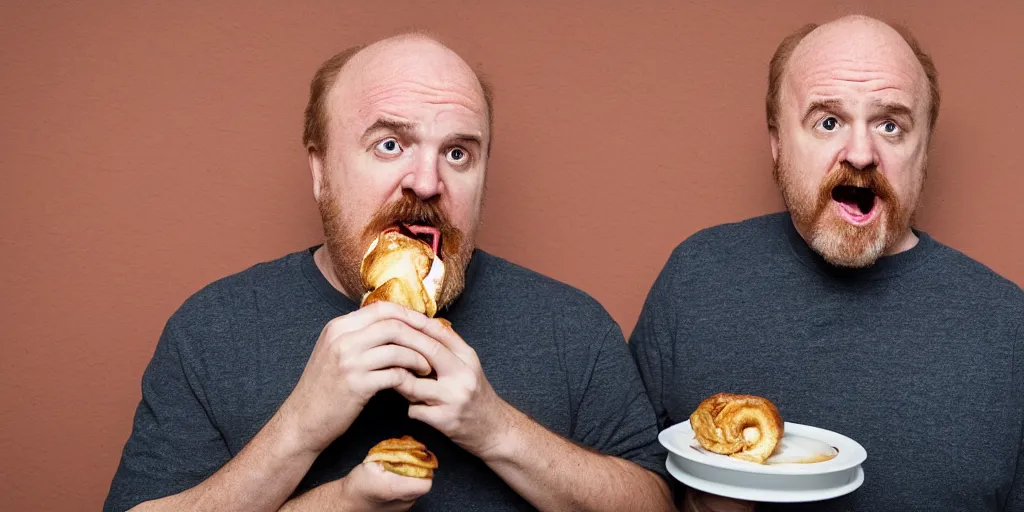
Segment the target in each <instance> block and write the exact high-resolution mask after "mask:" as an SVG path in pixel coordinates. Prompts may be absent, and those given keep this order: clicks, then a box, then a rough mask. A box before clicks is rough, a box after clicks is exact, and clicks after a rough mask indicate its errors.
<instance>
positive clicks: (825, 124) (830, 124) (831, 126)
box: [821, 116, 839, 132]
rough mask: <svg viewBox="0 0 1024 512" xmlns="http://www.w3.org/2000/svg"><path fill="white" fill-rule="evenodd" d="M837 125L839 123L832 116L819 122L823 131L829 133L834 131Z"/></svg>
mask: <svg viewBox="0 0 1024 512" xmlns="http://www.w3.org/2000/svg"><path fill="white" fill-rule="evenodd" d="M838 125H839V121H837V120H836V118H834V117H832V116H829V117H826V118H825V119H824V120H822V121H821V127H822V128H824V129H825V131H829V132H830V131H832V130H835V129H836V126H838Z"/></svg>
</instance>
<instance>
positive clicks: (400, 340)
mask: <svg viewBox="0 0 1024 512" xmlns="http://www.w3.org/2000/svg"><path fill="white" fill-rule="evenodd" d="M347 342H351V343H354V344H356V345H358V347H360V348H363V349H364V350H369V349H370V348H372V347H375V346H379V345H383V344H386V343H394V344H395V345H401V346H403V347H407V348H411V349H413V350H415V351H416V352H419V353H420V354H422V355H423V357H425V358H426V359H427V363H429V364H430V366H431V367H432V368H433V369H434V370H436V371H437V372H438V374H439V375H440V374H442V373H451V372H453V371H455V370H457V369H459V368H461V367H463V365H464V363H463V362H462V360H461V359H459V358H458V357H457V356H456V355H455V354H454V353H452V351H451V350H449V349H448V347H446V346H444V345H443V344H442V343H441V342H439V341H437V340H436V339H434V338H432V337H430V336H427V335H426V334H424V333H423V332H421V331H420V330H418V329H415V328H414V327H413V326H410V325H409V324H407V323H405V322H403V321H401V320H383V321H380V322H377V323H375V324H373V325H371V326H369V327H367V328H366V329H363V330H361V331H359V332H355V333H352V334H351V336H350V338H349V341H347Z"/></svg>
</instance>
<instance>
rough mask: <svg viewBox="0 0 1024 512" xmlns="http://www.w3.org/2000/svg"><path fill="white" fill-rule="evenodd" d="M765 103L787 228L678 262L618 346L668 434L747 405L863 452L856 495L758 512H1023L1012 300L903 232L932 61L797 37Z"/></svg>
mask: <svg viewBox="0 0 1024 512" xmlns="http://www.w3.org/2000/svg"><path fill="white" fill-rule="evenodd" d="M766 101H767V114H768V116H767V117H768V135H769V140H770V143H771V150H772V156H773V159H774V165H773V169H774V176H775V181H776V183H777V184H778V186H779V189H780V191H781V193H782V198H783V200H784V202H785V205H786V209H787V212H785V213H779V214H774V215H767V216H763V217H757V218H754V219H750V220H746V221H743V222H739V223H734V224H728V225H723V226H718V227H714V228H710V229H706V230H703V231H701V232H699V233H696V234H695V235H693V236H691V237H690V238H689V239H687V240H686V241H684V242H683V243H682V244H680V245H679V246H678V247H677V248H676V249H675V251H674V252H673V253H672V255H671V257H670V258H669V261H668V263H667V264H666V266H665V267H664V269H663V270H662V272H661V274H660V275H659V277H658V278H657V280H656V281H655V283H654V286H653V288H652V289H651V291H650V294H649V295H648V298H647V301H646V303H645V305H644V308H643V311H642V313H641V315H640V319H639V322H638V323H637V326H636V329H635V330H634V331H633V334H632V336H631V338H630V347H631V349H632V351H633V352H634V355H635V356H636V358H637V361H638V364H639V366H640V369H641V375H642V376H643V379H644V383H645V385H646V386H647V390H648V392H649V394H650V396H651V399H652V402H653V404H654V407H655V411H656V413H657V414H658V417H659V421H660V423H661V426H662V427H667V426H669V425H672V424H674V423H678V422H681V421H685V420H686V419H687V418H688V417H689V415H690V413H691V412H693V410H694V409H695V408H696V407H697V405H698V404H699V403H700V402H701V400H702V399H703V398H706V397H708V396H712V395H714V394H716V393H719V392H728V393H738V394H753V395H758V396H762V397H765V398H768V399H770V400H771V401H772V402H774V403H775V405H776V406H777V407H778V409H779V411H781V412H782V415H783V417H784V418H785V420H786V421H790V422H795V423H802V424H806V425H813V426H817V427H822V428H825V429H829V430H832V431H835V432H839V433H841V434H844V435H847V436H849V437H851V438H853V439H854V440H856V441H858V442H860V443H861V444H862V445H863V446H864V447H865V448H866V450H867V454H868V455H867V461H866V462H865V463H864V464H863V469H864V473H865V478H866V479H865V481H864V484H863V486H861V487H860V488H859V489H858V490H856V491H854V492H853V493H851V494H848V495H846V496H843V497H840V498H837V499H833V500H829V501H823V502H812V503H807V504H803V505H797V504H793V505H783V504H767V503H765V504H760V505H757V510H776V509H777V510H814V511H830V510H836V511H839V510H842V511H851V510H853V511H882V510H885V511H896V510H899V511H901V512H905V511H911V510H921V511H935V510H975V511H982V510H988V511H997V510H998V511H1009V510H1024V449H1022V439H1021V435H1022V427H1024V423H1022V422H1024V401H1022V398H1021V397H1024V326H1022V323H1024V293H1022V292H1021V289H1020V288H1019V287H1018V286H1016V285H1015V284H1013V283H1011V282H1009V281H1008V280H1006V279H1004V278H1002V277H1000V276H998V275H997V274H995V273H994V272H992V271H991V270H989V269H987V268H985V267H984V266H983V265H981V264H980V263H978V262H976V261H973V260H971V259H970V258H968V257H967V256H965V255H963V254H961V253H959V252H957V251H955V250H953V249H951V248H949V247H947V246H945V245H943V244H941V243H939V242H938V241H936V240H935V239H933V238H931V237H930V236H928V234H927V233H925V232H923V231H921V230H918V229H915V228H914V227H913V219H914V212H915V211H916V210H917V207H918V204H919V203H920V199H921V190H922V187H923V184H924V180H925V170H926V168H927V166H928V147H929V142H930V141H931V140H932V133H933V130H934V127H935V122H936V119H937V115H938V110H939V89H938V82H937V74H936V71H935V66H934V64H933V63H932V60H931V58H930V57H929V56H928V55H927V54H925V53H924V52H923V51H922V50H921V48H920V46H919V45H918V44H917V42H916V41H915V40H914V38H913V37H912V36H910V34H909V32H907V31H905V30H902V29H901V30H896V29H894V28H893V27H891V26H889V25H887V24H885V23H882V22H880V21H878V20H875V19H871V18H867V17H863V16H850V17H845V18H841V19H839V20H836V21H834V22H831V23H827V24H824V25H821V26H816V25H808V26H806V27H804V28H802V29H801V30H799V31H798V32H796V33H795V34H793V35H792V36H790V37H788V38H786V39H785V40H784V41H783V42H782V43H781V44H780V45H779V47H778V49H777V51H776V53H775V56H774V57H773V58H772V60H771V64H770V66H769V84H768V93H767V97H766ZM971 171H972V172H984V170H982V169H972V170H971ZM677 495H679V496H680V497H685V501H684V503H685V504H684V509H685V510H690V511H693V510H709V511H742V510H753V509H754V508H755V504H754V503H749V502H737V501H731V500H728V499H723V498H720V497H716V496H713V495H710V494H707V493H704V492H699V491H695V490H686V491H685V492H684V491H682V490H681V491H680V492H677Z"/></svg>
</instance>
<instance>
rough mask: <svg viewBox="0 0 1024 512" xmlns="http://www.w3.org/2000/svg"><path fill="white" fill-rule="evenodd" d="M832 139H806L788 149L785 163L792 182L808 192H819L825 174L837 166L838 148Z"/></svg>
mask: <svg viewBox="0 0 1024 512" xmlns="http://www.w3.org/2000/svg"><path fill="white" fill-rule="evenodd" d="M832 146H835V144H832V143H831V141H822V140H816V139H812V140H804V141H800V142H798V143H796V144H794V145H793V146H790V147H792V148H793V150H792V151H787V152H786V155H785V163H786V164H787V169H788V172H789V180H790V182H791V183H793V184H796V185H798V186H799V187H800V188H801V189H803V190H805V191H806V192H808V193H817V190H818V186H819V185H820V184H821V182H822V180H824V179H825V175H826V174H828V172H829V171H830V170H832V169H833V168H834V167H835V163H836V156H837V154H838V150H837V149H836V148H834V147H832Z"/></svg>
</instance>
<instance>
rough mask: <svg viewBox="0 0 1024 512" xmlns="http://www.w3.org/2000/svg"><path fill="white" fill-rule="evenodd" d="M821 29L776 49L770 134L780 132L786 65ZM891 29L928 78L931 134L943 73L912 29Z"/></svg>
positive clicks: (796, 35)
mask: <svg viewBox="0 0 1024 512" xmlns="http://www.w3.org/2000/svg"><path fill="white" fill-rule="evenodd" d="M818 26H819V25H817V24H814V23H810V24H807V25H804V26H802V27H800V28H799V29H797V31H796V32H793V33H792V34H790V35H789V36H787V37H786V38H785V39H783V40H782V42H781V43H779V47H778V48H776V49H775V55H772V60H771V63H770V64H768V93H767V94H766V95H765V110H766V111H767V114H768V129H770V130H778V128H779V97H780V95H781V93H782V75H783V73H785V72H786V63H787V62H789V57H790V56H792V55H793V51H794V50H796V47H797V45H799V44H800V41H803V40H804V38H805V37H807V35H808V34H810V33H811V32H813V31H814V29H816V28H818ZM889 26H891V27H892V28H893V29H894V30H896V32H898V33H899V34H900V36H902V37H903V40H904V41H906V43H907V45H908V46H910V49H911V50H913V52H914V56H915V57H917V61H918V62H920V63H921V67H922V68H924V74H925V76H926V77H928V92H929V100H930V101H931V105H930V107H929V109H928V120H929V125H928V130H929V131H931V130H933V129H935V122H936V121H937V120H938V118H939V103H940V101H941V99H942V98H941V95H940V93H939V72H938V70H937V69H935V62H934V61H932V58H931V56H930V55H928V54H927V53H925V51H924V50H923V49H922V48H921V45H920V43H918V42H917V38H916V37H914V34H913V33H911V32H910V29H908V28H906V27H904V26H902V25H892V24H890V25H889Z"/></svg>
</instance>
